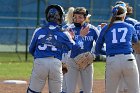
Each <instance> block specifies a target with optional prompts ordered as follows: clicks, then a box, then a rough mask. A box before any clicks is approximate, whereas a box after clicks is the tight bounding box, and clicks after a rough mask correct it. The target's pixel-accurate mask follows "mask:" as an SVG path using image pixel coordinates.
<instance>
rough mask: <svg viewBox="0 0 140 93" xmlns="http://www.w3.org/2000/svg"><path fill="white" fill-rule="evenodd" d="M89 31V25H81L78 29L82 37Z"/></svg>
mask: <svg viewBox="0 0 140 93" xmlns="http://www.w3.org/2000/svg"><path fill="white" fill-rule="evenodd" d="M88 33H89V26H88V25H87V26H86V27H82V28H81V30H80V36H82V37H84V36H86V35H87V34H88Z"/></svg>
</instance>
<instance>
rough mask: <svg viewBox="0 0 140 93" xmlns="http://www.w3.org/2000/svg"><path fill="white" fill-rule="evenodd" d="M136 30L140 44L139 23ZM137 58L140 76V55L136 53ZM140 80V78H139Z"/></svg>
mask: <svg viewBox="0 0 140 93" xmlns="http://www.w3.org/2000/svg"><path fill="white" fill-rule="evenodd" d="M135 29H136V32H137V35H138V39H139V42H140V23H139V22H138V23H137V24H135ZM135 57H136V60H137V65H138V70H139V75H140V54H139V53H135ZM139 80H140V77H139ZM139 84H140V81H139Z"/></svg>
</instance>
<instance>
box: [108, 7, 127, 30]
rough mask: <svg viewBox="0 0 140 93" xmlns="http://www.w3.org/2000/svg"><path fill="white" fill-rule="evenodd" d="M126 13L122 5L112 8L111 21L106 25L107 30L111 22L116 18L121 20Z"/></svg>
mask: <svg viewBox="0 0 140 93" xmlns="http://www.w3.org/2000/svg"><path fill="white" fill-rule="evenodd" d="M125 14H126V10H125V8H124V7H122V6H115V7H114V8H113V9H112V17H111V21H110V23H109V25H108V28H107V30H108V29H109V28H110V27H111V26H112V25H113V22H114V21H116V20H122V19H123V17H124V16H125Z"/></svg>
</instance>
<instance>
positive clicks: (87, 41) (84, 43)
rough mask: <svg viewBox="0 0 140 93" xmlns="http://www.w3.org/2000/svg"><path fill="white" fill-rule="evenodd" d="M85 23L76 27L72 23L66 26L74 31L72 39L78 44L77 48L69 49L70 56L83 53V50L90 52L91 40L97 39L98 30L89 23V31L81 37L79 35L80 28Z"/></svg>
mask: <svg viewBox="0 0 140 93" xmlns="http://www.w3.org/2000/svg"><path fill="white" fill-rule="evenodd" d="M86 25H87V24H86V23H85V24H84V25H83V26H80V27H76V26H75V25H74V24H71V25H69V26H68V28H69V29H72V31H73V32H74V33H75V37H74V41H75V43H76V44H78V45H79V46H80V48H79V49H78V50H75V48H72V50H71V55H70V57H71V58H74V57H76V56H77V55H79V54H81V53H84V52H90V51H91V49H92V47H93V42H94V41H96V40H97V38H98V35H99V31H98V30H97V28H96V27H94V26H93V25H91V24H88V25H89V28H90V29H89V33H88V34H87V35H86V36H84V37H81V36H80V30H81V28H82V27H85V26H86Z"/></svg>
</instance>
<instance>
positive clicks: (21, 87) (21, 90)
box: [0, 80, 105, 93]
mask: <svg viewBox="0 0 140 93" xmlns="http://www.w3.org/2000/svg"><path fill="white" fill-rule="evenodd" d="M0 82H1V83H0V93H26V89H27V87H28V84H4V83H2V82H3V80H0ZM93 84H94V88H93V90H94V93H104V90H105V85H104V80H94V83H93ZM47 89H48V88H47V85H46V86H45V88H44V89H43V92H42V93H48V92H47ZM75 93H78V92H75Z"/></svg>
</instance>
